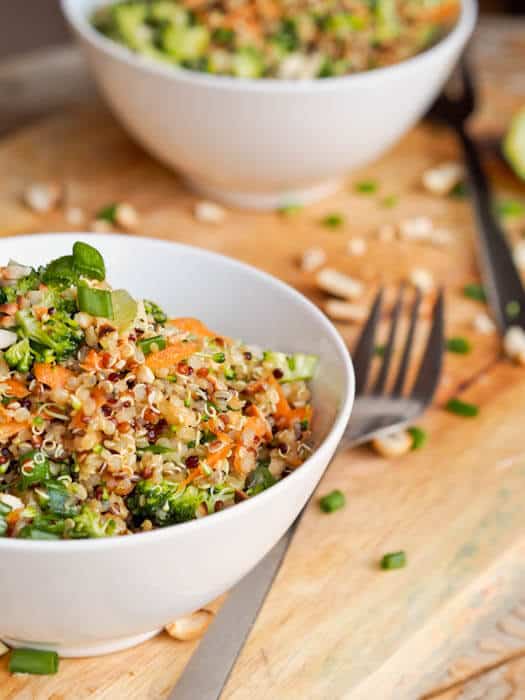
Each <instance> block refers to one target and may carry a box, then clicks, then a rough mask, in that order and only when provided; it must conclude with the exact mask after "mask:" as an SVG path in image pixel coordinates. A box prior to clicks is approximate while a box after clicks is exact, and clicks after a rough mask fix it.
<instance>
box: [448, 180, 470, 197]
mask: <svg viewBox="0 0 525 700" xmlns="http://www.w3.org/2000/svg"><path fill="white" fill-rule="evenodd" d="M467 195H468V188H467V185H466V183H465V182H463V181H461V182H458V183H457V184H456V185H454V187H453V188H452V189H451V190H450V195H449V196H450V197H454V199H465V197H466V196H467Z"/></svg>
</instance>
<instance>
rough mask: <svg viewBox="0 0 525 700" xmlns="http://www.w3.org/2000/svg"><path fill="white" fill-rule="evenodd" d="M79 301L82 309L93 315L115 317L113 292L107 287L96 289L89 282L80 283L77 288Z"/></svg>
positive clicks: (79, 306)
mask: <svg viewBox="0 0 525 700" xmlns="http://www.w3.org/2000/svg"><path fill="white" fill-rule="evenodd" d="M77 301H78V308H79V310H80V311H84V312H85V313H87V314H90V315H91V316H99V317H101V318H109V319H112V318H113V302H112V300H111V292H108V290H107V289H94V288H93V287H88V286H87V284H79V285H78V288H77Z"/></svg>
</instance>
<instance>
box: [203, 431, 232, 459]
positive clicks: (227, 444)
mask: <svg viewBox="0 0 525 700" xmlns="http://www.w3.org/2000/svg"><path fill="white" fill-rule="evenodd" d="M217 440H220V441H221V442H222V447H221V448H220V450H217V452H209V453H208V455H207V457H206V462H207V463H208V466H210V467H214V466H215V465H216V464H217V463H218V462H220V461H221V459H226V458H227V457H228V455H229V454H230V451H231V448H232V445H233V440H232V439H231V438H230V437H229V436H228V435H226V433H219V434H218V435H217Z"/></svg>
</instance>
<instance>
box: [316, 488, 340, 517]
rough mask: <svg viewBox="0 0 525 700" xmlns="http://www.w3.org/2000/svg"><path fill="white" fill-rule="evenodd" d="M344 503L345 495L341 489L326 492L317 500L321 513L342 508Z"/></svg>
mask: <svg viewBox="0 0 525 700" xmlns="http://www.w3.org/2000/svg"><path fill="white" fill-rule="evenodd" d="M345 503H346V498H345V495H344V493H343V492H342V491H339V490H335V491H331V492H330V493H327V494H326V496H323V497H322V498H321V499H320V501H319V507H320V508H321V510H322V511H323V513H333V512H334V511H336V510H339V509H340V508H343V507H344V505H345Z"/></svg>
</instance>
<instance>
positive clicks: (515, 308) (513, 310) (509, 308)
mask: <svg viewBox="0 0 525 700" xmlns="http://www.w3.org/2000/svg"><path fill="white" fill-rule="evenodd" d="M520 311H521V306H520V303H519V301H516V300H513V301H509V303H508V304H507V305H506V306H505V314H506V316H507V318H508V319H509V321H512V320H513V319H515V318H517V317H518V316H519V315H520Z"/></svg>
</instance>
